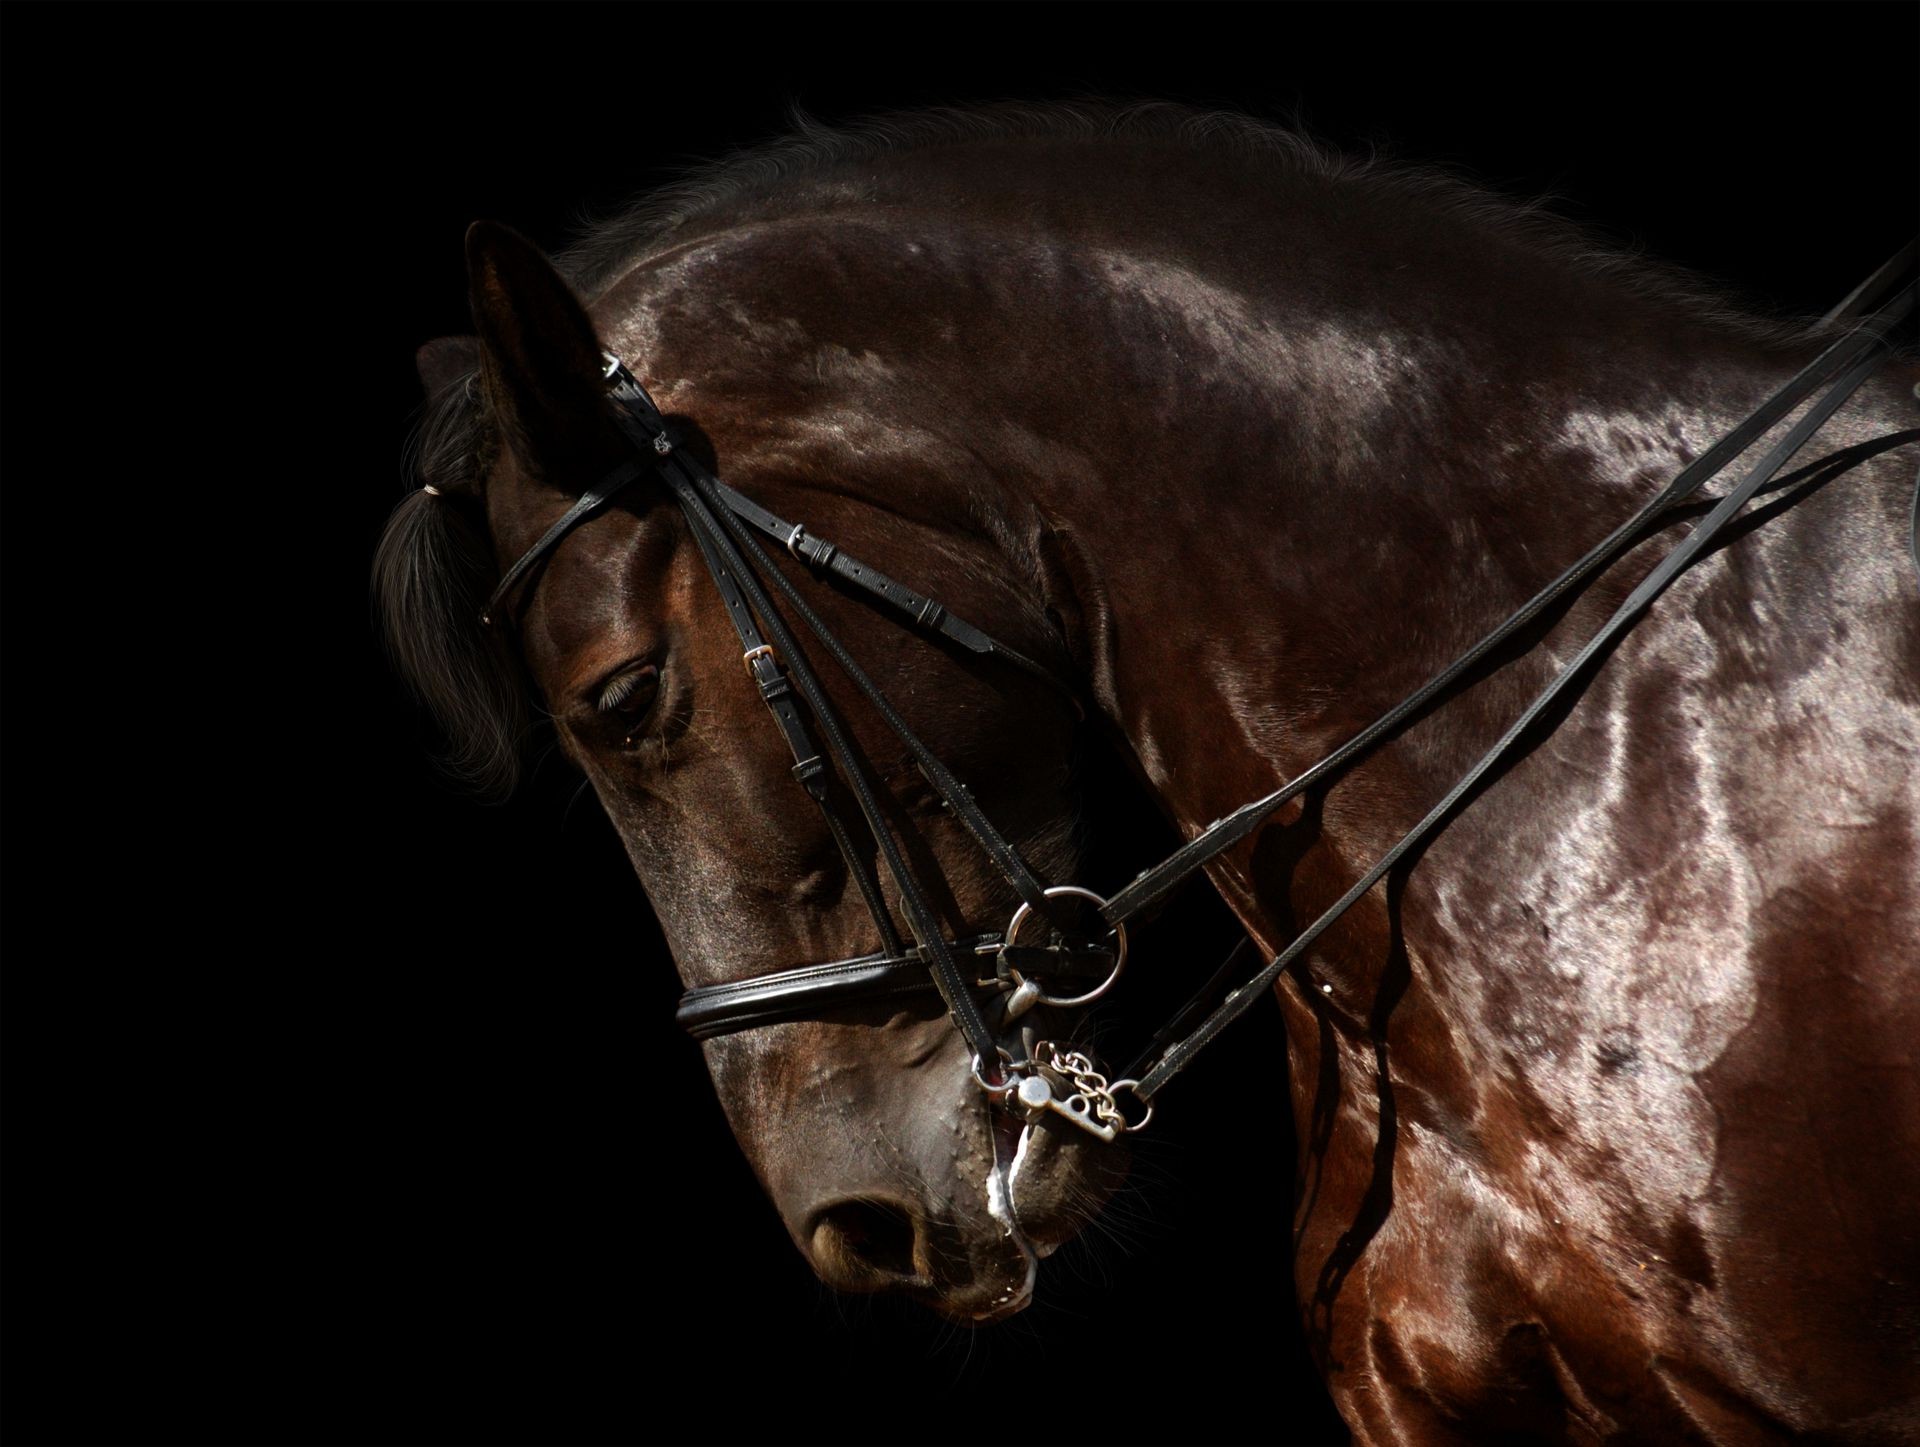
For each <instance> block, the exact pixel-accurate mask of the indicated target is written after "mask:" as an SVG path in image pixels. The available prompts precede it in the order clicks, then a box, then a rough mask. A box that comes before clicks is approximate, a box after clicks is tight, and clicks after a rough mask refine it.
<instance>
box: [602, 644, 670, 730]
mask: <svg viewBox="0 0 1920 1447" xmlns="http://www.w3.org/2000/svg"><path fill="white" fill-rule="evenodd" d="M659 680H660V670H659V669H658V668H655V667H654V666H653V665H651V664H649V665H647V666H646V667H645V668H636V669H634V670H633V671H632V672H630V673H625V674H622V675H621V676H620V677H618V678H616V679H614V680H613V682H612V683H610V684H608V685H607V686H606V687H605V688H604V689H602V690H601V693H600V700H599V709H600V712H601V713H603V714H605V715H607V716H609V717H611V718H620V717H621V716H620V705H621V704H623V703H625V702H626V701H627V700H628V699H630V698H632V697H633V696H634V694H635V693H637V692H638V691H639V690H640V689H641V688H642V687H643V686H645V685H648V684H652V685H654V686H655V688H656V692H657V688H658V684H659ZM653 702H654V700H652V699H649V700H648V701H647V706H646V708H645V709H643V710H641V712H640V713H639V714H638V715H637V716H636V717H634V718H632V719H630V720H627V719H622V720H621V721H622V722H625V723H626V724H627V725H628V729H627V733H626V735H625V737H623V738H622V739H621V744H622V745H623V746H625V747H628V748H631V747H633V745H634V743H635V736H636V735H637V734H638V733H639V732H640V726H641V725H642V724H643V723H645V722H646V719H647V716H648V714H650V713H652V711H653Z"/></svg>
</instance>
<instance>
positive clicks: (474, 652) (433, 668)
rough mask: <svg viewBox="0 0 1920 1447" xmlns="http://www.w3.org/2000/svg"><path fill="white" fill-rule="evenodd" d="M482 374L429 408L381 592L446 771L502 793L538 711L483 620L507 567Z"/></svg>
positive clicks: (384, 630) (377, 594)
mask: <svg viewBox="0 0 1920 1447" xmlns="http://www.w3.org/2000/svg"><path fill="white" fill-rule="evenodd" d="M477 383H478V374H477V373H469V374H468V375H466V376H464V377H461V378H458V379H456V380H455V381H454V382H453V383H452V384H451V385H449V386H447V387H444V388H442V389H441V390H440V391H439V392H438V393H437V394H436V395H434V396H433V397H432V398H430V399H429V400H428V401H427V403H426V404H425V406H424V407H423V408H422V409H421V413H420V417H419V421H418V422H417V424H416V426H415V428H414V431H413V434H412V437H411V438H410V440H409V442H408V445H407V454H406V455H407V468H406V473H407V488H408V491H407V494H406V496H405V497H404V498H402V499H401V501H400V505H399V506H398V507H396V508H395V509H394V511H393V515H392V516H391V517H390V518H389V519H388V520H387V526H386V530H385V532H384V533H382V535H381V538H380V546H379V549H378V551H377V552H376V554H375V556H374V567H373V595H374V605H375V613H376V618H377V623H378V627H379V630H380V633H381V637H382V639H383V641H384V642H385V644H386V646H387V651H388V653H389V654H390V656H391V657H392V659H393V662H394V666H395V668H396V669H397V670H398V671H399V673H400V676H401V677H402V678H403V679H404V680H405V681H406V683H407V685H408V687H409V688H411V689H412V691H413V693H414V695H415V696H416V697H417V698H418V699H419V700H420V701H421V703H423V704H424V705H425V706H426V708H427V710H428V712H429V713H431V714H432V715H433V717H434V720H435V721H436V722H437V723H438V724H439V726H440V729H441V731H442V733H443V734H444V736H445V739H446V745H447V747H446V750H445V753H444V756H443V763H444V766H445V767H446V769H447V771H448V772H449V773H450V774H451V775H452V776H453V777H454V778H456V779H457V780H459V781H460V782H461V783H463V784H465V785H468V786H470V787H472V788H474V789H475V790H476V791H477V792H479V793H481V794H484V795H487V796H491V797H503V796H505V795H506V794H508V793H511V792H512V790H513V786H514V784H515V782H516V781H517V779H518V777H519V770H520V754H521V747H522V744H523V742H524V739H525V736H526V733H527V730H528V726H529V709H528V704H527V687H526V680H525V678H524V676H523V672H522V670H521V668H520V667H519V665H518V664H517V662H516V660H515V658H514V656H513V654H512V653H511V651H510V650H508V649H507V648H505V647H503V646H502V645H501V644H500V642H499V640H497V639H496V638H495V637H493V636H492V635H491V634H490V633H489V632H488V631H487V630H486V629H484V628H482V627H481V625H480V614H481V611H482V610H483V609H484V607H485V606H486V602H487V596H488V593H489V592H490V591H491V589H492V587H493V582H494V578H495V575H496V573H497V572H498V568H497V566H496V562H495V558H494V549H493V544H492V542H491V540H490V539H489V537H488V534H487V529H486V523H485V519H484V518H483V516H482V515H481V512H480V506H479V498H480V495H481V479H482V478H483V477H484V476H485V473H486V469H487V464H488V458H489V456H490V455H491V452H492V449H493V448H494V446H495V445H496V443H495V440H494V437H493V429H492V427H491V426H490V424H489V422H488V418H487V415H486V408H485V406H484V404H483V403H482V401H481V395H480V389H479V386H478V385H477ZM430 489H431V490H430Z"/></svg>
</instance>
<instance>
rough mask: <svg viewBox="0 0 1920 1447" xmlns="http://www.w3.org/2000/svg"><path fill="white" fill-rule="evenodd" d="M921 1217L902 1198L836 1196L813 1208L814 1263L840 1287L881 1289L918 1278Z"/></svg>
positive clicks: (820, 1271) (830, 1282)
mask: <svg viewBox="0 0 1920 1447" xmlns="http://www.w3.org/2000/svg"><path fill="white" fill-rule="evenodd" d="M919 1235H920V1229H919V1218H918V1216H917V1215H916V1214H915V1213H914V1212H912V1211H910V1210H909V1209H908V1208H907V1207H906V1206H905V1205H904V1204H902V1203H896V1202H893V1201H880V1200H873V1199H864V1200H851V1201H836V1202H835V1203H834V1204H833V1205H831V1206H828V1207H826V1208H825V1209H823V1210H820V1211H817V1212H815V1213H814V1217H813V1233H812V1239H813V1260H814V1266H815V1269H816V1270H818V1271H819V1273H820V1275H821V1276H822V1277H824V1278H825V1279H826V1280H827V1281H828V1283H829V1284H830V1285H833V1286H838V1287H840V1288H841V1289H842V1290H851V1291H860V1290H866V1291H880V1290H884V1289H885V1288H887V1287H889V1286H907V1285H911V1284H914V1283H916V1282H918V1281H919V1280H920V1279H921V1274H920V1270H919V1268H918V1267H917V1266H916V1265H915V1262H914V1244H915V1242H916V1240H917V1239H918V1237H919Z"/></svg>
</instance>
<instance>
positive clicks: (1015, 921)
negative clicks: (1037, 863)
mask: <svg viewBox="0 0 1920 1447" xmlns="http://www.w3.org/2000/svg"><path fill="white" fill-rule="evenodd" d="M1041 893H1042V894H1044V895H1045V896H1046V897H1047V898H1048V899H1058V898H1059V897H1060V896H1061V895H1063V894H1064V895H1072V896H1073V897H1074V898H1076V899H1085V900H1091V901H1092V902H1093V903H1094V904H1095V905H1096V906H1098V907H1099V908H1102V909H1104V908H1105V907H1106V904H1107V901H1106V900H1104V899H1102V898H1101V897H1100V896H1099V895H1097V894H1095V893H1094V892H1093V891H1092V890H1090V889H1082V888H1081V887H1080V886H1079V885H1077V884H1056V885H1054V886H1053V887H1052V888H1051V889H1044V890H1042V891H1041ZM1032 913H1033V906H1032V905H1030V904H1027V903H1026V902H1024V901H1022V903H1021V905H1020V908H1018V909H1016V910H1015V911H1014V912H1013V918H1012V919H1011V920H1009V921H1008V922H1007V932H1006V934H1005V935H1003V936H1002V939H1003V941H1004V944H1007V945H1010V944H1012V943H1013V942H1014V940H1015V939H1016V938H1018V937H1019V934H1020V926H1021V925H1023V924H1025V923H1026V921H1027V916H1028V915H1030V914H1032ZM1113 937H1114V941H1115V944H1114V956H1113V970H1112V972H1111V973H1110V974H1108V976H1107V977H1106V979H1104V980H1102V981H1101V982H1100V983H1099V984H1098V985H1096V986H1094V988H1092V989H1091V990H1089V991H1087V992H1086V994H1084V995H1049V994H1046V993H1045V992H1044V991H1043V992H1042V993H1041V995H1040V998H1039V999H1037V1000H1035V1001H1034V1003H1035V1004H1036V1005H1055V1006H1058V1007H1060V1008H1062V1009H1071V1008H1073V1007H1074V1006H1077V1005H1091V1004H1092V1003H1093V1002H1094V1001H1095V1000H1097V999H1099V998H1100V997H1101V996H1102V995H1104V994H1106V993H1107V991H1109V990H1111V989H1112V988H1113V982H1114V981H1115V980H1117V979H1119V978H1120V972H1121V971H1122V970H1123V969H1125V968H1126V966H1127V927H1126V925H1125V924H1116V925H1115V926H1114V927H1113ZM1003 947H1004V945H1003ZM1007 976H1008V978H1009V979H1011V980H1012V981H1013V983H1014V984H1015V985H1016V986H1019V985H1024V984H1025V983H1026V978H1025V976H1023V975H1022V974H1021V973H1020V972H1019V971H1018V970H1016V969H1014V968H1013V967H1012V966H1011V965H1009V966H1008V967H1007Z"/></svg>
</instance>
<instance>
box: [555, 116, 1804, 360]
mask: <svg viewBox="0 0 1920 1447" xmlns="http://www.w3.org/2000/svg"><path fill="white" fill-rule="evenodd" d="M789 123H790V126H791V129H790V131H789V132H788V133H787V134H786V135H784V136H781V137H778V138H777V139H775V140H772V141H768V142H764V143H761V144H757V145H753V146H748V147H744V148H742V149H740V150H737V151H735V152H733V153H731V154H730V155H727V156H723V157H721V158H719V159H717V160H709V161H702V162H699V163H696V164H694V165H692V166H691V167H689V169H688V170H687V171H686V172H685V173H684V174H683V175H682V176H681V177H680V178H679V179H678V180H676V181H673V182H670V183H668V184H667V185H665V186H662V187H658V188H656V189H654V190H653V191H651V192H649V193H648V194H647V195H645V196H643V197H640V198H639V199H637V200H636V201H634V202H633V203H632V204H630V205H629V206H627V207H626V208H625V209H623V210H621V211H619V212H616V213H615V214H614V215H612V216H610V217H607V218H604V219H602V220H599V221H597V222H590V223H588V225H587V226H586V228H585V230H584V231H583V232H582V234H581V235H580V236H579V237H578V238H577V239H576V240H575V241H574V242H573V243H572V244H571V245H569V246H568V247H567V248H566V249H565V250H564V251H563V252H562V253H561V255H560V256H559V257H558V258H556V260H557V262H558V264H559V266H560V269H561V271H562V272H563V274H565V275H566V276H567V277H568V279H569V280H571V281H572V282H573V284H574V285H575V287H576V288H578V289H579V290H580V291H581V292H582V294H584V295H585V296H587V297H589V298H592V297H594V296H597V295H598V294H599V293H600V292H602V291H604V290H605V289H606V288H607V287H608V286H610V285H611V284H612V283H613V282H614V281H616V280H618V278H619V277H620V276H621V274H623V273H624V272H625V271H626V270H627V269H629V268H630V267H631V266H632V265H633V264H635V263H636V262H638V261H640V260H643V259H644V258H645V257H646V256H647V255H648V254H649V253H650V252H653V251H656V250H659V249H660V248H662V247H664V246H666V245H668V244H671V243H673V242H676V241H680V240H683V239H686V238H687V237H688V236H691V235H697V234H699V233H700V232H701V231H702V230H703V229H709V228H713V229H717V228H718V227H719V226H723V225H726V224H729V223H731V222H733V221H735V220H737V219H738V218H739V216H740V214H741V213H742V212H743V211H749V210H752V209H753V208H756V207H760V206H769V207H778V206H780V205H782V204H783V203H784V204H788V205H791V204H792V203H793V202H794V201H795V200H800V199H804V198H805V197H806V195H807V192H808V187H809V185H810V184H820V183H831V182H834V181H836V180H843V179H845V178H846V176H847V174H848V173H859V172H862V171H869V170H871V168H872V167H873V166H874V165H875V164H876V163H881V162H884V161H886V160H888V159H889V158H892V157H897V156H902V155H907V154H913V153H920V152H926V151H934V150H940V149H943V148H948V147H958V146H973V145H981V144H996V143H997V144H1007V145H1018V144H1020V143H1022V142H1043V143H1052V142H1062V141H1079V142H1085V143H1090V144H1098V143H1106V144H1114V145H1124V144H1135V145H1159V146H1168V147H1174V148H1178V149H1183V150H1189V151H1193V152H1195V153H1196V154H1197V155H1199V156H1202V157H1207V158H1212V159H1216V160H1217V159H1220V158H1230V159H1233V160H1236V161H1238V162H1240V163H1241V164H1242V165H1243V166H1244V167H1245V168H1246V169H1247V170H1248V172H1249V173H1250V174H1252V175H1255V176H1267V177H1271V178H1274V179H1283V180H1300V179H1306V180H1310V181H1320V182H1324V183H1328V184H1330V185H1332V186H1336V187H1338V188H1340V189H1341V190H1342V191H1345V192H1348V193H1359V194H1364V195H1367V196H1369V197H1372V198H1377V199H1382V200H1387V201H1389V202H1391V201H1394V200H1398V201H1401V202H1403V203H1405V204H1406V205H1408V206H1409V207H1418V208H1420V209H1423V210H1424V211H1426V212H1427V214H1428V215H1430V216H1436V217H1440V218H1444V219H1445V220H1448V221H1451V222H1453V223H1455V224H1456V225H1459V226H1462V227H1465V228H1470V229H1472V230H1474V231H1476V232H1479V233H1481V234H1483V235H1488V236H1490V237H1493V238H1497V239H1499V240H1502V241H1504V242H1506V243H1509V244H1510V245H1513V246H1514V247H1516V248H1518V249H1519V250H1521V251H1523V252H1525V253H1527V254H1531V255H1533V256H1535V257H1538V258H1540V259H1542V260H1544V261H1548V262H1551V263H1557V264H1558V265H1560V266H1561V267H1563V268H1565V269H1567V270H1568V271H1570V272H1572V273H1573V274H1575V275H1579V276H1584V277H1588V278H1591V279H1594V280H1598V281H1605V282H1608V283H1611V284H1613V285H1615V286H1617V287H1619V288H1621V289H1622V290H1624V291H1625V292H1627V293H1629V294H1630V295H1632V296H1634V297H1637V298H1640V299H1642V300H1646V301H1649V302H1654V303H1657V304H1659V305H1662V306H1664V307H1665V308H1667V309H1670V310H1672V311H1675V312H1678V313H1680V314H1683V315H1685V316H1687V317H1689V318H1690V319H1692V320H1694V321H1697V322H1699V323H1700V324H1702V325H1703V326H1706V327H1708V328H1711V329H1713V330H1716V331H1719V332H1722V333H1726V334H1730V335H1732V336H1734V337H1737V338H1739V339H1741V340H1744V341H1748V342H1753V343H1757V344H1759V345H1761V346H1765V347H1775V348H1777V347H1791V346H1796V345H1799V344H1801V343H1804V342H1806V341H1807V340H1809V339H1810V337H1811V336H1812V335H1813V334H1815V333H1816V332H1817V331H1819V330H1820V325H1819V323H1817V322H1815V321H1814V320H1813V319H1811V318H1808V317H1781V316H1769V315H1767V314H1766V312H1765V311H1764V310H1763V309H1762V308H1760V307H1759V306H1758V305H1756V304H1755V303H1753V302H1752V301H1750V300H1748V299H1746V298H1743V297H1741V296H1739V295H1738V294H1737V293H1736V292H1734V291H1733V290H1731V289H1729V288H1727V287H1724V286H1721V285H1718V284H1716V283H1714V282H1712V281H1710V280H1707V279H1706V278H1704V277H1701V276H1699V275H1697V274H1695V273H1693V272H1690V271H1688V270H1686V269H1685V268H1683V267H1680V266H1676V265H1673V264H1671V263H1668V262H1663V261H1660V260H1658V259H1656V258H1654V257H1652V256H1650V255H1648V254H1647V253H1646V252H1645V251H1644V249H1643V247H1642V246H1641V245H1640V244H1639V243H1638V242H1637V241H1635V242H1621V241H1618V240H1615V239H1612V238H1609V237H1608V236H1606V235H1605V234H1604V233H1602V232H1601V231H1599V230H1598V229H1596V228H1594V227H1591V226H1588V225H1584V224H1582V223H1579V222H1575V221H1571V220H1569V219H1567V218H1565V217H1563V216H1560V215H1558V214H1556V213H1555V212H1554V211H1553V210H1552V209H1551V207H1552V206H1553V205H1554V204H1555V203H1556V200H1557V198H1555V197H1554V196H1552V195H1550V194H1549V195H1536V196H1533V197H1530V198H1528V199H1525V200H1520V199H1516V198H1514V197H1511V196H1507V195H1503V194H1501V193H1499V192H1496V191H1493V190H1491V189H1489V188H1488V187H1486V186H1485V185H1482V184H1480V183H1478V182H1476V181H1473V180H1471V179H1469V178H1468V177H1466V176H1464V175H1462V174H1459V173H1457V172H1454V171H1450V170H1448V169H1447V168H1445V167H1443V166H1436V165H1431V164H1415V163H1412V162H1406V161H1402V160H1399V159H1397V158H1395V157H1394V156H1392V155H1391V154H1390V153H1389V152H1388V151H1386V150H1385V149H1383V148H1380V147H1374V148H1372V149H1371V150H1370V151H1369V152H1368V154H1366V155H1364V156H1359V155H1352V154H1349V153H1346V152H1343V151H1340V150H1338V149H1337V148H1335V147H1333V146H1331V145H1328V144H1326V143H1324V142H1321V141H1319V140H1316V139H1314V138H1313V137H1312V136H1310V135H1309V134H1308V133H1307V132H1306V131H1305V130H1304V129H1303V128H1302V127H1300V126H1298V125H1297V124H1296V125H1294V126H1283V125H1280V124H1277V123H1275V122H1273V121H1266V120H1260V119H1257V118H1255V117H1253V116H1249V115H1244V114H1241V113H1238V112H1235V111H1222V110H1203V109H1199V108H1196V107H1193V106H1188V105H1183V104H1180V103H1177V102H1173V101H1140V102H1118V101H1110V100H1101V99H1092V100H1078V101H1062V102H1049V103H1027V102H1015V101H1009V102H1000V103H995V104H989V105H973V106H947V107H933V108H928V109H923V110H914V111H905V112H895V113H886V114H881V115H876V116H869V117H866V118H863V119H859V120H854V121H851V122H847V123H845V124H838V125H830V124H826V123H824V122H820V121H817V120H814V119H813V118H812V117H810V116H808V115H807V114H806V113H805V112H804V111H801V110H799V109H797V108H796V109H795V110H794V111H793V112H792V113H791V115H790V121H789ZM703 223H705V225H704V226H703Z"/></svg>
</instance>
